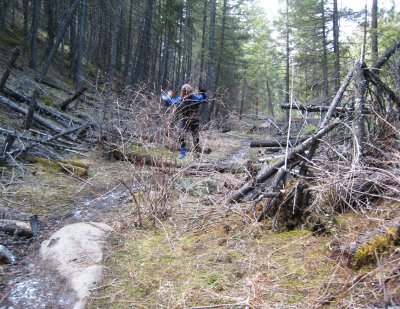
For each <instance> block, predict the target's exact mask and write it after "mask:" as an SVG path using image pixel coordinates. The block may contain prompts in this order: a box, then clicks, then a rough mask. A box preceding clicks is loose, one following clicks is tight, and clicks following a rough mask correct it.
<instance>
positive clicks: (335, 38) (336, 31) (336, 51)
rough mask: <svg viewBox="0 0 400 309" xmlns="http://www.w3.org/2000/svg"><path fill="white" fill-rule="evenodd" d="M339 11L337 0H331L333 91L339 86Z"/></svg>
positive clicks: (336, 90) (337, 89)
mask: <svg viewBox="0 0 400 309" xmlns="http://www.w3.org/2000/svg"><path fill="white" fill-rule="evenodd" d="M339 18H340V17H339V12H338V5H337V0H333V15H332V19H333V53H334V54H335V65H334V73H333V76H334V79H335V82H334V84H335V93H337V92H338V91H339V88H340V45H339Z"/></svg>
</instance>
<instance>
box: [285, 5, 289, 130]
mask: <svg viewBox="0 0 400 309" xmlns="http://www.w3.org/2000/svg"><path fill="white" fill-rule="evenodd" d="M285 44H286V54H285V64H286V66H285V103H289V102H290V93H289V91H290V86H289V85H290V80H289V78H290V75H289V72H290V42H289V0H286V43H285ZM285 117H286V124H287V126H288V124H289V117H290V112H289V110H287V111H286V113H285ZM285 131H286V129H285Z"/></svg>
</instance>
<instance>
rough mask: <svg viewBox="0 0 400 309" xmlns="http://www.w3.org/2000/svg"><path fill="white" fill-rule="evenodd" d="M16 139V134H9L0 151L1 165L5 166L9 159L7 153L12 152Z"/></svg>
mask: <svg viewBox="0 0 400 309" xmlns="http://www.w3.org/2000/svg"><path fill="white" fill-rule="evenodd" d="M14 141H15V136H14V135H12V134H7V137H6V140H5V142H4V145H3V147H2V149H1V153H0V166H4V165H5V163H6V160H7V156H6V155H7V153H8V152H10V150H11V148H12V146H13V144H14Z"/></svg>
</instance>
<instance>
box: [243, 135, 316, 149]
mask: <svg viewBox="0 0 400 309" xmlns="http://www.w3.org/2000/svg"><path fill="white" fill-rule="evenodd" d="M307 138H309V136H307V137H302V138H299V139H291V140H289V146H295V145H298V144H299V143H300V142H304V141H305V140H306V139H307ZM286 145H287V140H277V139H273V140H268V141H251V142H250V147H251V148H256V147H286Z"/></svg>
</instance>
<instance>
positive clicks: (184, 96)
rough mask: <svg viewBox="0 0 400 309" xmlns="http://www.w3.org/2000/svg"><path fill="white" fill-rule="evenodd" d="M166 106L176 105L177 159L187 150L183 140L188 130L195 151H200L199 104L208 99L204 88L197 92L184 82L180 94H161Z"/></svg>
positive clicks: (183, 155) (184, 154)
mask: <svg viewBox="0 0 400 309" xmlns="http://www.w3.org/2000/svg"><path fill="white" fill-rule="evenodd" d="M162 99H163V100H164V102H165V104H166V106H171V105H176V106H177V109H176V110H177V113H178V115H179V117H180V120H179V143H180V149H179V155H178V159H183V158H184V157H185V156H186V153H187V152H188V148H187V147H186V141H185V133H186V132H188V131H190V132H191V133H192V137H193V146H194V151H195V153H197V154H199V153H200V152H201V148H200V129H199V127H200V122H199V116H200V115H199V114H200V104H202V103H206V102H207V100H208V95H207V92H206V90H205V89H204V88H200V89H199V92H198V93H197V94H195V93H194V91H193V88H192V87H191V86H190V85H189V84H185V85H183V86H182V88H181V93H180V96H177V97H173V92H172V93H169V94H168V95H167V96H162Z"/></svg>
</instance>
